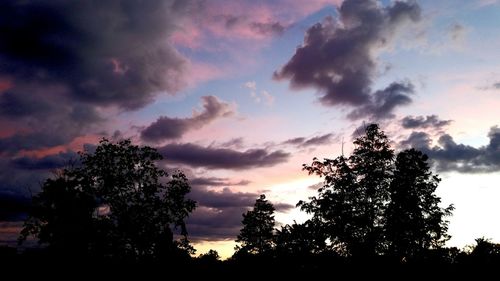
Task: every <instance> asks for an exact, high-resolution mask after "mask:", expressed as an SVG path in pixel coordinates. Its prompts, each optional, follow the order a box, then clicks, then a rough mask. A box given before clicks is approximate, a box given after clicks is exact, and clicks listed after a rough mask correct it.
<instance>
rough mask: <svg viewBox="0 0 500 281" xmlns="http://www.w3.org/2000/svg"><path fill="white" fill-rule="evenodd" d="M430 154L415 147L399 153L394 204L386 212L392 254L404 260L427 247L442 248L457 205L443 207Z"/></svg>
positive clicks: (395, 176) (394, 178) (394, 183)
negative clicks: (429, 160) (429, 157)
mask: <svg viewBox="0 0 500 281" xmlns="http://www.w3.org/2000/svg"><path fill="white" fill-rule="evenodd" d="M427 159H428V158H427V156H426V155H425V154H423V153H422V152H420V151H417V150H415V149H409V150H404V151H402V152H400V153H399V154H398V156H397V159H396V163H395V170H394V176H393V178H392V181H391V184H390V203H389V206H388V208H387V213H386V218H387V222H386V238H387V242H388V250H389V253H390V254H392V255H394V256H396V257H398V258H399V259H400V260H401V259H408V258H411V257H416V256H419V255H421V254H422V253H423V251H424V250H427V249H430V248H438V247H441V246H442V245H443V244H444V242H445V241H446V240H447V239H449V236H448V235H446V231H447V229H448V221H446V220H444V218H445V217H446V216H449V215H451V211H452V210H453V205H450V206H448V207H447V208H444V209H443V208H441V207H439V205H438V204H439V203H440V201H441V200H440V198H439V197H437V196H436V195H435V194H434V192H435V191H436V188H437V186H438V184H439V181H440V179H439V177H438V176H436V175H434V174H433V173H432V172H431V171H430V167H429V165H428V163H427Z"/></svg>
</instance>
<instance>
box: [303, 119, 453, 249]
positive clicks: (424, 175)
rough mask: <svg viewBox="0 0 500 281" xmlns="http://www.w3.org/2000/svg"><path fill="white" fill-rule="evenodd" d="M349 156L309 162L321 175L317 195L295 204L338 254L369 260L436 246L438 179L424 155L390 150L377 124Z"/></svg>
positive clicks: (442, 213) (439, 241)
mask: <svg viewBox="0 0 500 281" xmlns="http://www.w3.org/2000/svg"><path fill="white" fill-rule="evenodd" d="M354 145H355V149H354V151H353V153H352V155H351V156H349V157H348V158H346V157H344V156H343V155H342V156H339V157H337V158H335V159H324V160H323V161H320V160H318V159H317V158H314V159H313V163H312V164H311V165H304V170H306V171H308V172H309V174H315V175H319V176H320V177H324V185H323V187H322V188H320V189H319V190H318V195H317V196H314V197H311V198H309V199H310V200H309V201H308V202H303V201H300V202H299V203H298V206H300V207H301V209H302V210H304V211H306V212H307V213H310V214H312V215H313V220H314V221H315V222H317V223H318V224H319V225H320V228H321V229H322V230H323V231H324V233H325V234H326V237H327V238H328V240H329V241H330V243H331V246H332V248H334V249H335V250H336V251H337V252H338V253H339V254H342V255H346V256H356V257H370V256H375V255H377V254H382V253H386V252H389V253H391V254H394V255H397V256H399V257H400V258H403V257H410V256H414V255H416V254H417V253H419V252H422V251H423V250H425V249H429V248H437V247H440V246H442V245H443V242H444V241H446V239H447V238H448V237H449V236H447V235H446V231H447V221H445V220H444V218H445V217H446V216H449V215H451V211H452V210H453V207H452V206H450V207H448V208H446V209H442V208H440V207H439V206H438V204H439V202H440V199H439V198H438V197H437V196H436V195H435V194H434V192H435V190H436V187H437V184H438V183H439V178H438V177H437V176H435V175H433V174H432V173H431V172H430V168H429V165H428V164H427V162H426V161H427V156H425V155H423V154H422V153H421V152H418V151H416V150H408V151H403V152H401V153H399V155H398V157H397V160H396V162H395V163H394V151H393V150H392V149H391V147H390V144H389V140H388V138H387V136H386V135H385V134H384V133H383V132H382V131H380V129H379V127H378V126H377V125H376V124H371V125H369V126H367V127H366V131H365V135H363V136H360V137H358V138H356V139H355V141H354Z"/></svg>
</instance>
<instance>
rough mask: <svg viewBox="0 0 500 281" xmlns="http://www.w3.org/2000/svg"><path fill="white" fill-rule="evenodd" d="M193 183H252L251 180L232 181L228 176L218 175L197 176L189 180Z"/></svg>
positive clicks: (209, 184)
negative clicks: (221, 176) (219, 176)
mask: <svg viewBox="0 0 500 281" xmlns="http://www.w3.org/2000/svg"><path fill="white" fill-rule="evenodd" d="M189 183H190V184H191V185H199V186H235V185H248V184H249V183H251V181H249V180H239V181H232V180H230V179H228V178H218V177H196V178H193V179H191V180H189Z"/></svg>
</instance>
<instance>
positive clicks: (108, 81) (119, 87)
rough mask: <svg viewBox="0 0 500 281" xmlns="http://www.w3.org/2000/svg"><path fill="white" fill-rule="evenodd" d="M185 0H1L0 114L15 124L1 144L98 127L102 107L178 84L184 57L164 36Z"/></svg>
mask: <svg viewBox="0 0 500 281" xmlns="http://www.w3.org/2000/svg"><path fill="white" fill-rule="evenodd" d="M193 2H194V1H190V0H188V1H175V0H166V1H151V2H147V3H142V2H137V1H132V0H116V1H109V2H105V3H100V5H99V9H96V8H95V5H93V3H92V2H89V1H84V0H76V1H48V0H46V1H43V0H42V1H14V0H6V1H1V3H0V19H1V20H0V30H2V32H1V33H0V62H1V63H0V80H2V82H1V84H2V86H1V87H0V122H8V123H9V124H12V127H14V128H15V132H14V133H12V134H8V135H3V138H1V139H0V152H3V153H7V154H16V153H18V152H19V151H21V150H35V149H39V148H48V147H54V146H58V145H62V144H65V143H68V142H70V141H72V140H73V139H75V138H77V137H80V136H84V135H86V134H89V133H91V132H92V131H93V130H95V129H96V128H98V127H102V125H103V122H104V121H106V117H104V116H105V115H106V114H103V113H107V112H109V110H108V109H113V110H121V111H127V110H136V109H139V108H142V107H143V106H145V105H147V104H149V103H151V102H152V101H153V99H154V98H155V97H156V96H157V95H158V94H159V93H166V94H175V93H176V92H178V91H179V90H181V89H183V88H184V87H185V86H186V79H187V76H188V68H189V67H188V66H189V61H188V60H187V59H186V58H185V57H183V56H182V55H181V54H180V53H179V52H177V51H176V49H175V48H173V47H172V46H171V45H170V44H169V39H170V37H171V35H172V33H173V32H174V31H176V30H177V29H178V26H179V22H180V21H181V20H182V19H183V18H185V17H186V16H187V15H188V13H189V12H191V11H192V10H194V9H195V8H196V3H193ZM68 11H71V12H68ZM5 79H7V80H5ZM5 81H7V82H5ZM103 109H106V110H103Z"/></svg>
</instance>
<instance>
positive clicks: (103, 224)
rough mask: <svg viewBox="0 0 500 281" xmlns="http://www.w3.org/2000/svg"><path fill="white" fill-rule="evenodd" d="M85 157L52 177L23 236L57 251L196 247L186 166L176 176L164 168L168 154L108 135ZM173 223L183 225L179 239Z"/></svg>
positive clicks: (145, 253)
mask: <svg viewBox="0 0 500 281" xmlns="http://www.w3.org/2000/svg"><path fill="white" fill-rule="evenodd" d="M80 157H81V161H80V162H81V164H80V165H78V166H76V167H70V168H67V169H64V170H63V171H61V172H60V173H59V174H58V175H57V177H56V178H55V179H48V180H46V181H45V183H44V184H43V189H42V192H41V193H39V194H38V195H37V196H35V197H34V199H33V203H34V207H33V209H32V211H31V213H30V216H29V218H28V219H27V221H26V222H25V226H24V229H23V230H22V233H21V237H20V242H22V241H23V240H24V239H26V237H27V236H29V235H34V236H35V237H36V238H38V241H39V242H40V243H41V244H47V245H48V247H49V248H50V249H52V250H55V251H58V252H60V251H63V252H67V253H69V252H72V253H75V254H79V255H80V254H84V255H91V256H98V257H121V258H132V259H142V258H159V257H164V256H168V255H172V254H173V253H177V252H179V251H180V249H189V245H188V242H187V239H186V236H187V230H186V225H185V223H184V220H185V219H186V218H187V217H188V216H189V214H190V213H191V212H192V211H193V210H194V208H195V202H194V201H192V200H190V199H186V198H185V195H186V194H187V193H188V192H189V191H190V186H189V184H188V181H187V178H186V176H185V175H184V174H183V173H182V172H177V173H174V174H172V175H170V176H169V175H168V174H167V172H165V171H164V170H162V169H160V168H158V167H157V164H156V163H157V161H159V160H161V159H162V156H161V155H160V154H159V153H158V152H157V151H156V150H155V149H153V148H151V147H147V146H144V147H139V146H136V145H132V144H131V141H130V140H123V141H120V142H118V143H116V144H115V143H111V142H110V141H108V140H106V139H103V140H102V141H101V142H100V143H99V145H98V146H97V147H96V149H95V152H94V153H88V152H82V153H80ZM173 228H180V234H181V235H182V236H183V237H184V238H183V239H181V241H179V242H177V241H174V239H173V237H174V235H173ZM191 249H192V248H191Z"/></svg>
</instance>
